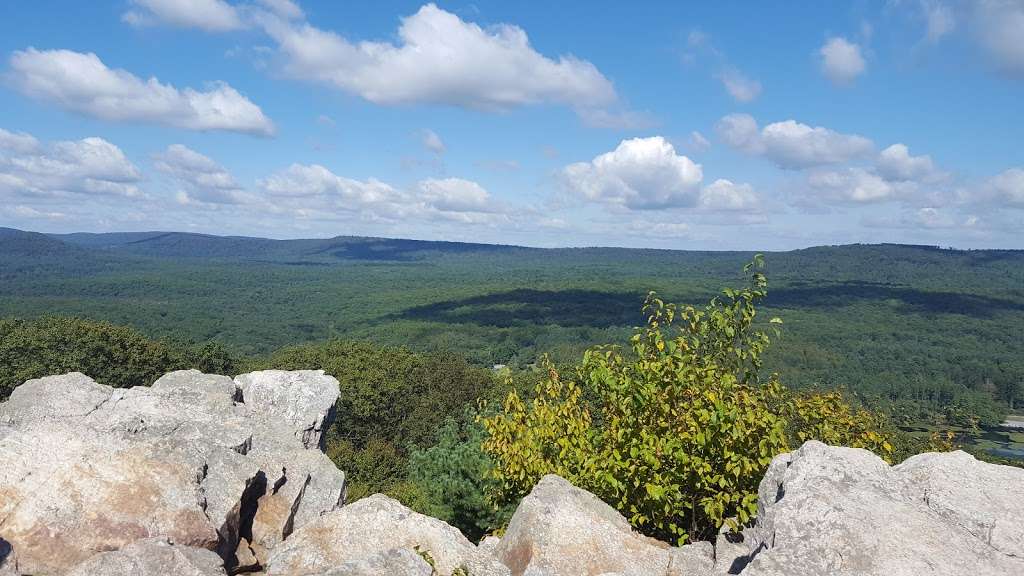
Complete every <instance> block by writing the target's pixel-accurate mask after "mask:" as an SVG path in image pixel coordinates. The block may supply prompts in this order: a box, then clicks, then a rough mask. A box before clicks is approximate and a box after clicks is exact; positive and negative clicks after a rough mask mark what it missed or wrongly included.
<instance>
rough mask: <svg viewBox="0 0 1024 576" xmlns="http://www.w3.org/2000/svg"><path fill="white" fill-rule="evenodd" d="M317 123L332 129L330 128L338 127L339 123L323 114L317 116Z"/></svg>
mask: <svg viewBox="0 0 1024 576" xmlns="http://www.w3.org/2000/svg"><path fill="white" fill-rule="evenodd" d="M316 123H317V124H319V125H321V126H327V127H330V128H334V127H335V126H336V125H337V122H335V121H334V118H331V117H330V116H328V115H326V114H321V115H319V116H317V117H316Z"/></svg>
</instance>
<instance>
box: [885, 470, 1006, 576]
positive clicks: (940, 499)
mask: <svg viewBox="0 0 1024 576" xmlns="http://www.w3.org/2000/svg"><path fill="white" fill-rule="evenodd" d="M892 477H893V479H894V480H895V481H896V482H897V483H898V484H899V485H900V487H901V490H902V493H903V495H904V497H906V498H908V499H910V500H914V501H917V502H920V503H922V504H924V505H925V506H927V507H928V509H929V510H931V511H932V512H934V513H936V514H938V515H939V516H941V517H942V518H943V519H944V520H945V521H947V522H949V523H951V524H953V525H955V526H959V527H961V528H963V529H965V530H967V531H968V532H970V533H971V534H973V535H974V536H975V537H976V538H978V539H980V540H982V541H984V542H985V543H987V544H988V545H989V546H992V547H993V548H995V549H996V550H999V551H1000V552H1002V553H1004V554H1006V555H1008V556H1015V557H1017V558H1022V559H1024V469H1021V468H1013V467H1010V466H997V465H995V464H988V463H986V462H979V461H978V460H976V459H975V458H974V457H973V456H971V455H970V454H967V453H966V452H959V451H958V452H951V453H948V454H937V453H928V454H918V455H917V456H913V457H911V458H908V459H907V460H906V461H904V462H903V463H902V464H900V465H898V466H895V467H893V469H892Z"/></svg>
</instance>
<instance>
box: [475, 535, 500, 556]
mask: <svg viewBox="0 0 1024 576" xmlns="http://www.w3.org/2000/svg"><path fill="white" fill-rule="evenodd" d="M500 542H501V539H500V538H498V537H497V536H484V539H483V540H481V541H480V543H479V544H477V545H476V548H477V550H479V551H481V552H483V553H485V554H490V555H491V556H493V555H494V553H495V551H496V550H497V549H498V543H500Z"/></svg>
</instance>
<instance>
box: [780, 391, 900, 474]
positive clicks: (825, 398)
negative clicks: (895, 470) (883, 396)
mask: <svg viewBox="0 0 1024 576" xmlns="http://www.w3.org/2000/svg"><path fill="white" fill-rule="evenodd" d="M780 412H781V415H782V417H783V418H784V419H785V421H786V435H787V438H788V440H789V445H790V446H799V445H801V444H803V443H804V442H806V441H807V440H812V439H813V440H820V441H821V442H824V443H826V444H831V445H833V446H851V447H853V448H865V449H867V450H871V451H872V452H874V453H876V454H878V455H879V456H881V457H882V458H883V459H884V460H885V461H886V462H889V463H890V464H891V463H892V462H893V455H894V450H895V449H894V448H893V445H892V443H891V442H890V440H892V436H893V435H894V434H895V431H893V430H891V429H890V424H889V422H888V418H886V417H885V416H883V415H881V414H876V413H872V412H870V411H868V410H864V409H857V408H854V407H853V406H852V403H851V402H850V401H848V400H847V399H846V398H845V397H844V396H843V393H842V392H840V391H838V390H833V391H830V392H816V393H809V392H790V393H788V394H787V395H786V401H785V402H783V403H782V404H781V411H780Z"/></svg>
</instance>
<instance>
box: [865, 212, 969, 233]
mask: <svg viewBox="0 0 1024 576" xmlns="http://www.w3.org/2000/svg"><path fill="white" fill-rule="evenodd" d="M861 223H862V224H863V225H864V226H866V227H868V228H906V229H926V230H948V229H953V228H961V229H966V228H978V227H979V226H980V224H981V219H979V218H978V217H977V216H974V215H967V216H963V217H961V218H959V219H958V218H956V217H954V216H952V215H951V214H948V213H947V212H945V211H943V209H941V208H938V207H934V206H925V207H923V208H917V209H914V210H910V211H907V212H904V213H902V214H900V215H899V216H896V217H866V218H864V219H862V220H861Z"/></svg>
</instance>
